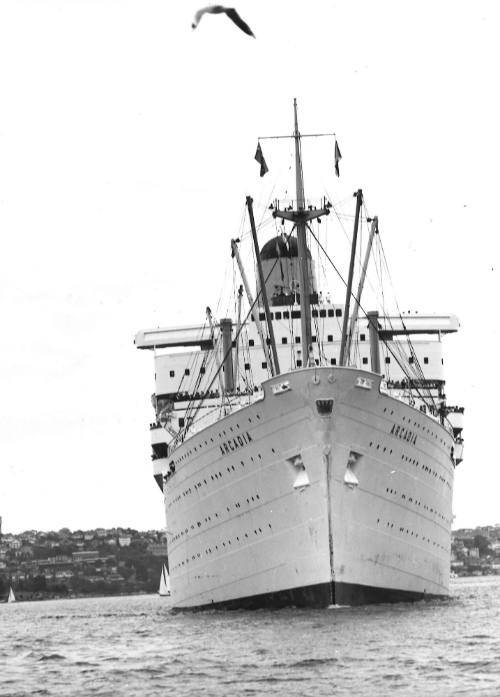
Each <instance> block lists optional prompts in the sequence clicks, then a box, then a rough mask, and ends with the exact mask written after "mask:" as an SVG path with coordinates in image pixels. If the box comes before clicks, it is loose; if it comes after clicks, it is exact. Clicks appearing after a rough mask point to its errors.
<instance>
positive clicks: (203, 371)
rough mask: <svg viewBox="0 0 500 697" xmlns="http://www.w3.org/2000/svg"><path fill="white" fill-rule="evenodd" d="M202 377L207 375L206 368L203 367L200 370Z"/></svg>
mask: <svg viewBox="0 0 500 697" xmlns="http://www.w3.org/2000/svg"><path fill="white" fill-rule="evenodd" d="M200 375H205V368H204V366H201V368H200Z"/></svg>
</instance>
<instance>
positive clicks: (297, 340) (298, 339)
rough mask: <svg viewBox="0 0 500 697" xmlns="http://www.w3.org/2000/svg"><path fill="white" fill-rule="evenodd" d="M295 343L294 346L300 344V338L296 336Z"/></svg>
mask: <svg viewBox="0 0 500 697" xmlns="http://www.w3.org/2000/svg"><path fill="white" fill-rule="evenodd" d="M295 343H296V344H300V336H296V337H295Z"/></svg>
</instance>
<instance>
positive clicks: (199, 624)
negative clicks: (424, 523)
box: [0, 577, 500, 697]
mask: <svg viewBox="0 0 500 697" xmlns="http://www.w3.org/2000/svg"><path fill="white" fill-rule="evenodd" d="M499 656H500V577H484V578H462V579H456V580H455V581H454V582H453V586H452V597H451V599H450V600H447V601H440V602H435V601H429V602H419V603H415V604H398V605H392V606H390V605H380V606H369V607H358V608H337V607H334V608H331V609H329V610H323V611H319V610H297V609H287V610H279V611H274V612H273V611H256V612H239V611H236V612H222V611H208V612H200V613H175V612H172V610H171V608H170V601H169V599H168V598H160V597H159V596H137V597H118V598H92V599H74V600H51V601H45V602H26V603H13V604H4V605H0V695H2V696H7V695H8V696H9V697H21V696H23V697H24V696H25V695H26V696H27V695H30V696H31V695H57V696H61V697H62V696H64V697H68V696H73V695H82V696H83V695H85V696H88V695H96V696H99V697H104V696H109V697H111V696H113V697H115V696H116V695H119V696H121V695H123V696H125V695H126V697H134V696H135V695H137V696H138V695H141V696H143V695H144V696H148V697H160V695H161V696H162V697H163V696H165V695H176V696H179V697H180V696H183V695H186V696H187V695H189V696H190V697H192V696H196V695H203V696H204V697H211V696H212V695H214V696H217V697H218V696H226V695H227V696H228V697H229V695H230V696H231V697H239V696H240V695H241V696H242V695H259V696H260V695H286V696H288V695H297V696H298V695H300V696H301V697H304V696H309V695H310V696H311V697H313V696H314V697H319V696H322V695H349V696H350V697H358V696H365V695H366V696H367V697H368V695H369V696H370V697H376V696H382V695H383V696H384V697H385V696H386V695H388V694H391V695H408V696H409V695H411V696H412V697H414V696H420V695H433V696H434V697H435V696H437V695H439V696H440V697H446V696H448V695H453V696H454V697H455V696H456V695H482V696H483V695H484V696H486V695H487V696H488V697H489V696H490V695H491V697H494V696H495V697H497V696H498V695H499V694H500V661H499Z"/></svg>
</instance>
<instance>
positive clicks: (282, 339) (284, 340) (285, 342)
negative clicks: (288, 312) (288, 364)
mask: <svg viewBox="0 0 500 697" xmlns="http://www.w3.org/2000/svg"><path fill="white" fill-rule="evenodd" d="M281 343H282V344H288V339H287V338H286V336H283V337H282V338H281Z"/></svg>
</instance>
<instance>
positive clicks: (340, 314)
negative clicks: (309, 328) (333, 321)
mask: <svg viewBox="0 0 500 697" xmlns="http://www.w3.org/2000/svg"><path fill="white" fill-rule="evenodd" d="M335 317H342V310H340V309H337V310H335Z"/></svg>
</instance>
